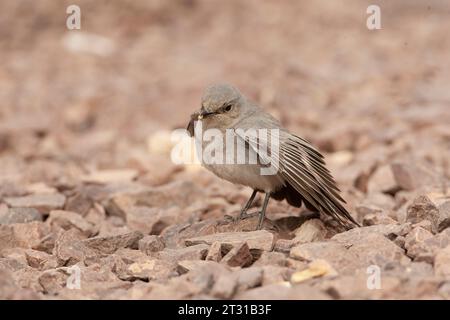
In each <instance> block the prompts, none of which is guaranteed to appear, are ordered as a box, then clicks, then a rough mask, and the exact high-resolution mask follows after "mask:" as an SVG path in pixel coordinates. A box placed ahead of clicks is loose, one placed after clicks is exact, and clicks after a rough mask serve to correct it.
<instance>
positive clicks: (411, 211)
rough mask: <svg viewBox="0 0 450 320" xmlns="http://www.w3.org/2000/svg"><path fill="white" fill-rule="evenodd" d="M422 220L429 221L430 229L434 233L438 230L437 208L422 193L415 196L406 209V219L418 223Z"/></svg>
mask: <svg viewBox="0 0 450 320" xmlns="http://www.w3.org/2000/svg"><path fill="white" fill-rule="evenodd" d="M422 220H428V221H430V222H431V225H432V231H433V232H434V233H435V232H437V231H438V224H439V222H438V220H439V210H438V208H436V206H435V205H434V203H433V202H431V200H430V199H429V198H428V197H427V196H424V195H420V196H418V197H417V198H415V199H414V201H413V203H412V204H411V205H410V206H409V207H408V208H407V211H406V221H408V222H411V223H419V222H421V221H422Z"/></svg>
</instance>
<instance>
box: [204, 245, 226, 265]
mask: <svg viewBox="0 0 450 320" xmlns="http://www.w3.org/2000/svg"><path fill="white" fill-rule="evenodd" d="M205 260H208V261H214V262H219V261H220V260H222V245H221V244H220V242H213V244H212V245H211V246H210V247H209V250H208V254H207V255H206V258H205Z"/></svg>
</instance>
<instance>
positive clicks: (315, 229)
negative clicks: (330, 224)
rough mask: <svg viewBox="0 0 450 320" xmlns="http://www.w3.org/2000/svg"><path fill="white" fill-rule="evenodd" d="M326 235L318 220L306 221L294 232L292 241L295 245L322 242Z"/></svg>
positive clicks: (323, 226) (325, 230)
mask: <svg viewBox="0 0 450 320" xmlns="http://www.w3.org/2000/svg"><path fill="white" fill-rule="evenodd" d="M327 233H328V231H327V229H326V227H325V225H324V224H323V222H322V221H321V220H320V219H311V220H306V221H305V222H304V223H303V224H302V225H301V226H300V227H298V228H297V229H296V230H294V234H295V238H294V239H295V240H294V241H295V242H296V243H306V242H313V241H322V240H324V239H325V237H326V235H327Z"/></svg>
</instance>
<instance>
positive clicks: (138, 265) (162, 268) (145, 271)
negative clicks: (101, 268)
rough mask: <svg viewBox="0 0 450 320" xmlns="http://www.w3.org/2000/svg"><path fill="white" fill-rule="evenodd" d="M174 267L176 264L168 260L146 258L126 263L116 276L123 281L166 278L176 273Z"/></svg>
mask: <svg viewBox="0 0 450 320" xmlns="http://www.w3.org/2000/svg"><path fill="white" fill-rule="evenodd" d="M175 268H176V265H175V264H173V263H170V262H168V261H163V260H158V259H153V258H146V259H141V260H139V261H137V262H134V263H132V264H130V265H128V267H127V268H126V270H125V271H124V272H121V273H119V274H118V276H119V278H120V279H122V280H125V281H134V280H136V279H139V280H143V281H149V280H157V279H167V278H169V277H170V276H174V275H176V273H175Z"/></svg>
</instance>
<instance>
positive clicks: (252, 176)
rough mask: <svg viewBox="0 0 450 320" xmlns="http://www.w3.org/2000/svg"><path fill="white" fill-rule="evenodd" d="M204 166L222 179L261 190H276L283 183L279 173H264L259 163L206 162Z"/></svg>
mask: <svg viewBox="0 0 450 320" xmlns="http://www.w3.org/2000/svg"><path fill="white" fill-rule="evenodd" d="M204 167H205V168H206V169H208V170H210V171H211V172H213V173H214V174H215V175H217V176H218V177H220V178H222V179H225V180H227V181H230V182H232V183H236V184H241V185H244V186H248V187H251V188H253V189H257V190H260V191H265V192H272V191H276V190H278V189H279V188H280V187H281V186H282V185H283V180H282V179H281V178H280V177H279V176H278V175H262V174H261V167H260V166H259V165H254V164H212V165H211V164H208V165H205V164H204Z"/></svg>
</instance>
